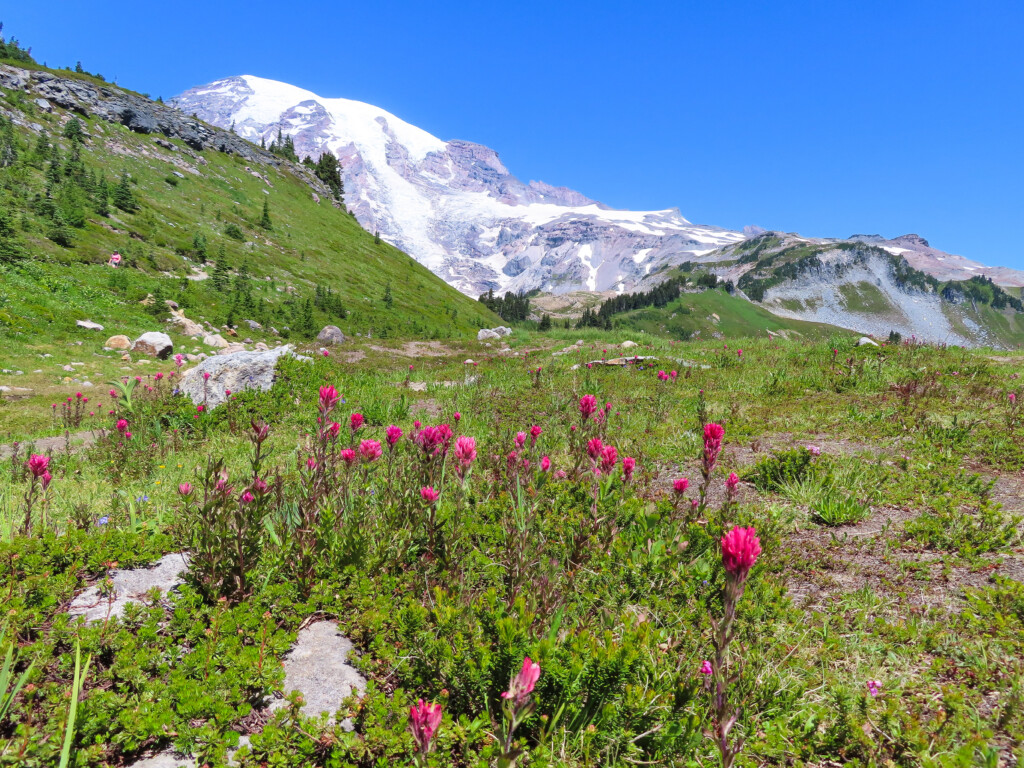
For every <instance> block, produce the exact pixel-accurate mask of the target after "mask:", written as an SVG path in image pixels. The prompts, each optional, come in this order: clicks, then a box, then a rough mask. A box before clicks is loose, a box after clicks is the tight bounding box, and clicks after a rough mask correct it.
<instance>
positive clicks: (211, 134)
mask: <svg viewBox="0 0 1024 768" xmlns="http://www.w3.org/2000/svg"><path fill="white" fill-rule="evenodd" d="M0 87H3V88H7V89H8V90H15V91H22V92H25V93H29V94H35V95H36V96H37V97H40V98H41V99H45V100H46V101H47V102H49V103H50V104H55V105H57V106H59V107H62V108H64V109H69V110H72V111H74V112H77V113H79V114H80V115H95V116H97V117H99V118H101V119H103V120H106V121H107V122H110V123H120V124H121V125H125V126H127V127H128V128H130V129H131V130H133V131H136V132H137V133H147V134H149V133H156V134H160V135H161V136H166V137H168V138H174V139H180V140H182V141H183V142H185V144H187V145H188V147H190V149H191V150H194V151H195V152H201V151H203V150H208V149H215V150H218V151H220V152H226V153H229V154H233V155H239V156H240V157H243V158H245V159H246V160H247V161H249V162H251V163H258V164H260V165H264V166H266V165H269V166H274V167H279V166H282V165H287V166H288V168H289V169H290V171H291V172H292V173H294V174H295V175H296V176H298V177H299V178H301V179H302V180H303V181H304V182H305V183H306V184H308V185H309V186H310V187H311V188H312V189H313V190H314V192H317V193H319V194H320V195H321V196H326V197H328V198H330V190H329V189H328V188H327V185H325V184H324V183H323V182H322V181H320V180H319V179H318V178H317V177H316V175H315V174H314V173H313V172H312V171H311V170H309V169H308V168H306V167H305V166H302V165H301V164H294V163H289V162H287V161H286V160H283V159H282V158H279V157H277V156H276V155H273V154H271V153H270V152H267V151H266V150H262V149H260V148H259V147H258V146H254V145H253V144H251V143H249V142H248V141H245V140H243V139H242V138H241V137H240V136H237V135H235V134H233V133H231V132H230V131H229V130H226V129H227V128H229V127H230V125H226V126H224V129H220V128H215V127H212V126H210V125H207V124H205V123H203V122H202V121H200V120H197V119H196V118H194V117H192V116H191V112H188V113H186V112H184V111H181V110H179V109H177V108H176V107H174V106H172V105H170V104H161V103H159V102H154V101H150V100H149V99H146V98H143V97H141V96H136V95H134V94H131V93H128V92H127V91H123V90H121V89H120V88H118V87H116V86H114V85H104V86H99V85H94V84H93V83H90V82H88V81H86V80H79V79H78V78H75V77H62V76H60V75H56V74H53V73H51V72H39V71H36V70H27V69H21V68H20V67H12V66H9V65H6V64H0ZM4 112H5V110H4V109H3V107H2V106H0V113H4ZM10 116H11V117H14V115H13V114H12V115H10ZM18 119H19V120H20V117H19V118H18ZM160 141H163V140H162V139H161V140H160ZM256 143H257V144H259V141H257V142H256ZM166 145H170V146H171V147H173V146H174V145H173V144H170V142H164V144H163V145H161V146H165V148H166ZM193 157H195V155H194V154H193Z"/></svg>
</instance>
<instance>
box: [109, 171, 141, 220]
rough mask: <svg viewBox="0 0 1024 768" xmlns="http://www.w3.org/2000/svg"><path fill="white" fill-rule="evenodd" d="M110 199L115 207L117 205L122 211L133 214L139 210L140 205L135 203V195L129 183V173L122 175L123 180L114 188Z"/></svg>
mask: <svg viewBox="0 0 1024 768" xmlns="http://www.w3.org/2000/svg"><path fill="white" fill-rule="evenodd" d="M110 197H111V200H112V201H113V203H114V205H116V206H117V207H118V208H120V209H121V210H122V211H126V212H128V213H131V212H132V211H134V210H135V209H136V208H138V204H137V203H136V202H135V194H134V193H133V192H132V186H131V181H129V178H128V172H127V171H125V172H124V173H122V174H121V180H120V181H119V182H118V183H117V185H116V186H115V187H114V190H113V192H112V193H111V195H110Z"/></svg>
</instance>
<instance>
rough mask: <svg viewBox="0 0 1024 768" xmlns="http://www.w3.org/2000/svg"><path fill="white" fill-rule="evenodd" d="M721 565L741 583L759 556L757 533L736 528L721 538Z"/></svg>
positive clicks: (747, 529)
mask: <svg viewBox="0 0 1024 768" xmlns="http://www.w3.org/2000/svg"><path fill="white" fill-rule="evenodd" d="M721 544H722V564H723V565H724V566H725V570H726V571H728V572H729V574H730V575H731V576H733V577H734V578H736V579H737V580H738V581H740V582H742V581H743V580H744V579H746V578H747V574H748V573H749V572H750V569H751V567H753V565H754V563H755V562H757V556H758V555H760V554H761V540H760V539H759V538H757V531H755V530H754V528H753V527H751V528H741V527H739V526H736V527H735V528H733V529H732V530H731V531H729V533H727V534H725V536H723V537H722V542H721Z"/></svg>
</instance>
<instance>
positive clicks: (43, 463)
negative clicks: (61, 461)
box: [28, 453, 50, 477]
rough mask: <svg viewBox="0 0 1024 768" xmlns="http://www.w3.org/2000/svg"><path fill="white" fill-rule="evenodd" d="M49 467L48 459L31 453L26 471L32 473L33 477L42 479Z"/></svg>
mask: <svg viewBox="0 0 1024 768" xmlns="http://www.w3.org/2000/svg"><path fill="white" fill-rule="evenodd" d="M49 467H50V457H49V456H40V455H39V454H38V453H33V454H32V455H31V456H29V458H28V471H29V472H31V473H32V476H33V477H42V476H43V475H44V474H46V470H47V469H49Z"/></svg>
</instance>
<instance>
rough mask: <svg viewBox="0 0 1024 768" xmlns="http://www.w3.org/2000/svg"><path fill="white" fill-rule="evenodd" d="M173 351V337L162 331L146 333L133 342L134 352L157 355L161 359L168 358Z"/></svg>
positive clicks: (151, 355)
mask: <svg viewBox="0 0 1024 768" xmlns="http://www.w3.org/2000/svg"><path fill="white" fill-rule="evenodd" d="M173 351H174V343H173V342H172V341H171V337H170V336H168V335H167V334H166V333H161V332H160V331H149V332H147V333H144V334H142V335H141V336H139V338H137V339H136V340H135V343H134V344H132V352H138V353H139V354H142V355H149V356H150V357H157V358H159V359H161V360H166V359H167V358H168V357H170V356H171V353H172V352H173Z"/></svg>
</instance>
